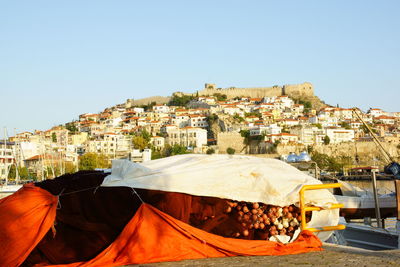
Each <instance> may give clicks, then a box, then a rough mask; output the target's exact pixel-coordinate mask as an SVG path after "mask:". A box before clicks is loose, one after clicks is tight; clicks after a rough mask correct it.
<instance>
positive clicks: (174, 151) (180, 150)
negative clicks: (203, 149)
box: [164, 144, 189, 157]
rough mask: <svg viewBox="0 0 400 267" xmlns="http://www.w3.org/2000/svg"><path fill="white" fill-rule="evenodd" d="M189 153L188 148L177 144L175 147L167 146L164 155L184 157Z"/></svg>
mask: <svg viewBox="0 0 400 267" xmlns="http://www.w3.org/2000/svg"><path fill="white" fill-rule="evenodd" d="M188 153H189V151H188V150H187V148H186V146H184V145H178V144H175V145H173V146H168V145H167V146H165V150H164V155H165V156H166V157H170V156H174V155H182V154H188Z"/></svg>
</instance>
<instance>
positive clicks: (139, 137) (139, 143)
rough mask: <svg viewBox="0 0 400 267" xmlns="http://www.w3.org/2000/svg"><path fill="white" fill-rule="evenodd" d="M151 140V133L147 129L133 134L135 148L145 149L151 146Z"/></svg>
mask: <svg viewBox="0 0 400 267" xmlns="http://www.w3.org/2000/svg"><path fill="white" fill-rule="evenodd" d="M150 140H151V135H150V134H149V133H148V132H147V131H146V130H143V131H141V132H139V133H136V134H135V135H134V136H133V138H132V144H133V147H134V148H135V149H139V150H143V149H145V148H148V147H150V144H149V143H150Z"/></svg>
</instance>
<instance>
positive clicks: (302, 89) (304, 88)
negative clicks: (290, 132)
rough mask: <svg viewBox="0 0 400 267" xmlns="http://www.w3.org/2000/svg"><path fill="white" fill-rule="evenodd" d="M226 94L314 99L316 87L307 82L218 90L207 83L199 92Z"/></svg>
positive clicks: (232, 95)
mask: <svg viewBox="0 0 400 267" xmlns="http://www.w3.org/2000/svg"><path fill="white" fill-rule="evenodd" d="M217 93H219V94H224V95H226V96H227V97H228V98H234V97H252V98H261V97H264V96H267V97H272V96H281V95H288V96H290V97H294V98H298V97H300V96H302V97H307V96H308V97H313V96H314V86H313V85H312V84H311V83H309V82H305V83H302V84H294V85H283V86H278V85H275V86H272V87H250V88H236V87H229V88H217V87H216V85H215V84H213V83H206V84H205V88H204V89H203V90H200V91H198V95H199V96H207V95H214V94H217Z"/></svg>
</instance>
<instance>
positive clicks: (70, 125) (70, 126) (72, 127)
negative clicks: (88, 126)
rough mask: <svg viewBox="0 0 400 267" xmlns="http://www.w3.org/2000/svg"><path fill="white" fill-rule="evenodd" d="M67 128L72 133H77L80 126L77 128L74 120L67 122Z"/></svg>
mask: <svg viewBox="0 0 400 267" xmlns="http://www.w3.org/2000/svg"><path fill="white" fill-rule="evenodd" d="M65 128H66V129H67V130H68V131H70V132H71V133H76V132H77V131H78V128H76V126H75V123H74V122H68V123H66V124H65Z"/></svg>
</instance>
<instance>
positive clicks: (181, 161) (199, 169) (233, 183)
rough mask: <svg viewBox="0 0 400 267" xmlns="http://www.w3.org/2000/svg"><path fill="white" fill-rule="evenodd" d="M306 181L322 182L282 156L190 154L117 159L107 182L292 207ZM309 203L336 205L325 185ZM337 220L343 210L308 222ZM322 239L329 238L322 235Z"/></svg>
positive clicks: (317, 215) (318, 215) (309, 196)
mask: <svg viewBox="0 0 400 267" xmlns="http://www.w3.org/2000/svg"><path fill="white" fill-rule="evenodd" d="M306 184H321V182H320V181H318V180H317V179H315V178H313V177H311V176H309V175H306V174H305V173H303V172H301V171H299V170H298V169H296V168H294V167H292V166H291V165H289V164H287V163H285V162H283V161H280V160H276V159H267V158H257V157H251V156H241V155H202V154H186V155H178V156H173V157H168V158H163V159H158V160H152V161H148V162H144V163H141V164H137V163H132V162H130V161H127V160H115V161H113V166H112V172H111V174H110V175H109V176H107V177H106V178H105V179H104V181H103V184H102V186H128V187H134V188H142V189H153V190H161V191H168V192H179V193H186V194H191V195H197V196H210V197H218V198H226V199H233V200H237V201H246V202H262V203H265V204H271V205H277V206H287V205H290V204H297V205H298V203H299V190H300V188H301V187H302V186H303V185H306ZM305 201H306V203H308V204H311V205H315V206H320V207H328V206H330V205H331V204H332V203H337V201H336V199H335V197H334V196H333V195H332V194H331V193H330V192H329V191H328V190H326V189H324V190H311V191H307V192H306V194H305ZM338 220H339V212H338V210H326V211H322V212H314V213H313V218H312V220H311V222H309V224H308V225H309V226H310V227H318V226H324V225H325V226H326V225H336V224H337V222H338ZM325 236H326V235H325ZM319 237H320V238H321V239H325V238H324V237H323V236H322V235H319Z"/></svg>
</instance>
